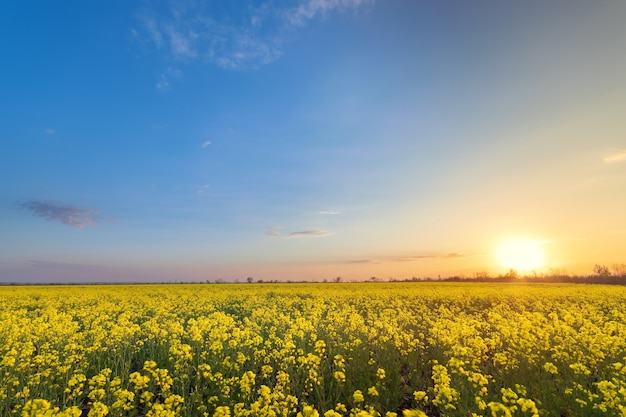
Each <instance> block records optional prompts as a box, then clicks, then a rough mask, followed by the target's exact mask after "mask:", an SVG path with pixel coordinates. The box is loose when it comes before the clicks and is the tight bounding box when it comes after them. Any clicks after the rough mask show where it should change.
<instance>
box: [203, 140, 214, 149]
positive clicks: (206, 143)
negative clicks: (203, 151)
mask: <svg viewBox="0 0 626 417" xmlns="http://www.w3.org/2000/svg"><path fill="white" fill-rule="evenodd" d="M210 144H211V141H210V140H207V141H204V142H203V143H202V145H200V146H202V147H203V148H208V147H209V145H210Z"/></svg>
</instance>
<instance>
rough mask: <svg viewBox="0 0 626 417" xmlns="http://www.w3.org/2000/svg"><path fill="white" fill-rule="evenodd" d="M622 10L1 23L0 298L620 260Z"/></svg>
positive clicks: (429, 5)
mask: <svg viewBox="0 0 626 417" xmlns="http://www.w3.org/2000/svg"><path fill="white" fill-rule="evenodd" d="M625 15H626V2H623V1H618V0H614V1H613V0H607V1H602V2H588V1H581V0H555V1H550V2H545V1H538V0H531V1H524V2H501V1H481V0H478V1H472V2H467V1H460V0H452V1H446V2H441V1H434V0H432V1H430V0H423V1H422V0H384V1H383V0H292V1H283V0H270V1H244V0H231V1H228V2H223V1H200V0H184V1H183V0H181V1H173V0H172V1H151V0H145V1H136V2H128V1H121V0H113V1H107V2H84V1H65V2H61V3H59V2H49V1H14V2H11V1H9V2H2V3H1V4H0V35H1V36H2V39H3V41H2V42H1V43H0V53H1V55H2V62H3V63H2V65H0V82H1V83H2V86H3V87H2V92H1V94H0V114H1V115H2V116H1V118H2V122H1V123H0V178H1V179H2V180H1V181H0V282H102V281H105V282H106V281H111V282H113V281H115V282H118V281H141V282H160V281H166V282H183V281H205V280H210V281H215V280H218V279H221V280H225V281H233V280H239V281H241V282H243V281H245V280H246V278H247V277H253V278H254V279H255V280H258V279H263V280H323V279H328V280H332V279H334V278H335V277H338V276H340V277H342V278H343V279H344V280H353V279H354V280H356V279H368V278H369V277H372V276H375V277H380V278H382V279H387V278H390V277H393V278H397V279H404V278H409V277H413V276H416V277H425V276H432V277H434V276H442V277H444V276H452V275H464V276H472V275H473V274H476V273H481V272H483V271H486V272H488V273H489V274H493V275H495V274H501V273H504V272H506V271H507V268H508V265H502V264H501V263H499V262H498V259H497V256H496V253H497V252H498V248H499V247H501V246H502V245H503V242H506V241H510V240H512V239H527V240H528V241H532V242H535V245H537V247H540V248H541V251H542V254H543V256H544V258H545V259H544V261H543V262H542V263H541V266H540V267H536V268H535V269H536V270H538V271H539V272H547V271H555V270H559V271H566V272H567V273H571V274H589V273H591V271H592V268H593V266H594V265H595V264H603V265H609V266H610V265H613V264H616V263H624V262H626V215H624V207H626V48H625V47H624V45H626V26H625V25H623V20H624V19H623V17H624V16H625Z"/></svg>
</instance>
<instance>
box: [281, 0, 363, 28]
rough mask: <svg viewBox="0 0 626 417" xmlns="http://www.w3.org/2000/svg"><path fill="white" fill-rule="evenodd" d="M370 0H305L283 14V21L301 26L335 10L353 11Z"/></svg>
mask: <svg viewBox="0 0 626 417" xmlns="http://www.w3.org/2000/svg"><path fill="white" fill-rule="evenodd" d="M371 2H372V1H371V0H306V1H303V2H300V4H299V5H298V6H296V7H294V8H292V9H289V10H287V11H286V12H285V19H286V20H287V21H288V22H289V23H290V24H292V25H294V26H302V25H304V24H306V23H307V22H308V21H309V20H312V19H315V18H317V17H319V16H325V15H327V14H329V13H331V12H334V11H337V10H345V9H354V8H358V7H360V6H363V5H364V4H367V3H371Z"/></svg>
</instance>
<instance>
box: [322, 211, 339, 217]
mask: <svg viewBox="0 0 626 417" xmlns="http://www.w3.org/2000/svg"><path fill="white" fill-rule="evenodd" d="M317 214H322V215H329V216H332V215H334V214H339V212H338V211H336V210H320V211H318V212H317Z"/></svg>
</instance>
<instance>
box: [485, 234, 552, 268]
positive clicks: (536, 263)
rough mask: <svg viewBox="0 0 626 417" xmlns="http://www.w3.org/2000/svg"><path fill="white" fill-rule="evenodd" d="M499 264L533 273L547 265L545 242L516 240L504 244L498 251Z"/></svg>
mask: <svg viewBox="0 0 626 417" xmlns="http://www.w3.org/2000/svg"><path fill="white" fill-rule="evenodd" d="M496 258H497V260H498V263H499V264H500V265H501V266H503V267H505V268H510V269H515V270H516V271H532V270H534V269H537V268H540V267H542V266H544V265H545V262H546V252H545V250H544V247H543V242H541V241H537V240H530V239H515V240H508V241H506V242H502V243H501V244H500V245H499V247H498V250H497V253H496Z"/></svg>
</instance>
